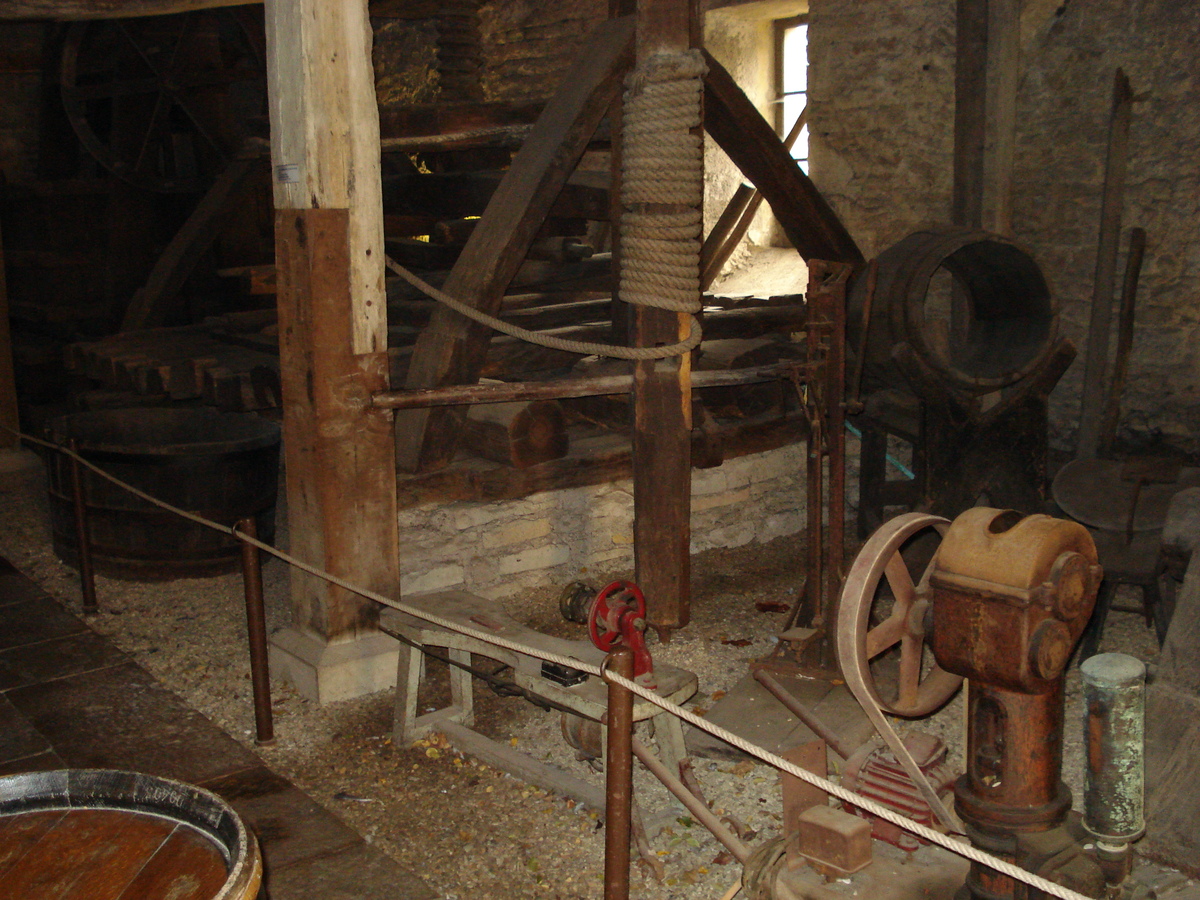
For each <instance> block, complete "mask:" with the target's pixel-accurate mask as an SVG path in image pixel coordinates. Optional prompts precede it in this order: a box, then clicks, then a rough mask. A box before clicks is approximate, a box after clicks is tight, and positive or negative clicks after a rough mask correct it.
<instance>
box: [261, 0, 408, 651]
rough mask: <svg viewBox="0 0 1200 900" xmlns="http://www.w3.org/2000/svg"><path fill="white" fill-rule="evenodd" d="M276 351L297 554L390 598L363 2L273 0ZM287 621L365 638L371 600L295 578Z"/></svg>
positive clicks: (389, 473)
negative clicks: (374, 397)
mask: <svg viewBox="0 0 1200 900" xmlns="http://www.w3.org/2000/svg"><path fill="white" fill-rule="evenodd" d="M266 22H267V51H268V52H267V70H268V79H269V82H268V83H269V89H270V111H271V133H272V136H273V140H272V142H271V161H272V164H273V167H274V174H275V178H274V182H275V207H276V218H275V229H276V232H275V244H276V246H275V254H276V261H277V265H278V305H279V345H280V347H279V349H280V364H281V384H282V389H283V407H284V422H283V427H284V453H285V459H286V468H287V492H288V515H289V524H290V533H291V545H292V552H293V553H294V554H296V555H297V556H299V557H300V558H302V559H304V560H306V561H308V562H310V563H312V564H314V565H317V566H320V567H322V568H325V569H328V570H330V571H332V572H334V573H335V574H340V575H345V576H347V577H350V578H352V579H353V580H354V581H355V582H356V583H358V584H361V585H364V586H366V587H370V588H372V589H374V590H376V591H379V592H381V593H385V594H389V595H391V596H396V595H398V592H399V581H400V578H399V553H398V544H397V541H398V538H397V523H396V483H395V460H394V455H393V448H392V436H391V421H390V417H389V416H388V415H387V413H386V412H384V411H381V410H375V409H372V408H371V407H370V396H371V394H373V393H376V392H378V391H380V390H382V389H384V388H385V387H386V386H387V375H388V362H387V321H386V303H385V297H384V273H383V214H382V203H381V194H380V186H379V184H380V182H379V119H378V112H377V108H376V101H375V89H374V76H373V71H372V68H371V31H370V23H369V20H368V18H367V4H366V2H365V0H345V2H336V3H331V2H328V0H268V2H267V4H266ZM292 600H293V605H294V607H295V622H296V625H297V626H298V627H299V628H301V629H302V630H304V631H306V632H307V633H308V634H310V635H313V636H315V637H317V638H319V639H324V640H337V639H348V638H351V637H354V636H355V635H357V634H359V633H361V632H364V631H370V630H373V626H374V621H375V616H376V610H375V608H374V605H373V604H371V603H369V602H368V601H365V600H363V599H361V598H359V597H357V596H356V595H353V594H350V593H348V592H346V591H343V590H341V589H339V588H335V587H332V586H331V585H328V584H326V583H325V582H323V581H320V580H318V579H315V578H312V577H310V576H306V575H301V574H299V573H294V575H293V579H292Z"/></svg>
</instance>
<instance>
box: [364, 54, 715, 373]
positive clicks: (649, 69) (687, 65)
mask: <svg viewBox="0 0 1200 900" xmlns="http://www.w3.org/2000/svg"><path fill="white" fill-rule="evenodd" d="M704 72H705V65H704V59H703V56H702V55H701V53H700V51H699V50H689V51H685V52H681V53H664V54H655V55H654V56H652V57H650V58H649V59H648V60H646V61H645V62H644V63H642V64H641V65H640V66H639V67H638V68H637V69H636V70H635V71H634V72H633V73H632V74H631V75H630V77H629V79H628V81H627V83H626V94H625V119H624V122H623V128H624V139H623V140H624V143H623V145H622V174H621V204H622V207H623V208H624V212H623V213H622V215H621V222H620V227H621V282H620V297H621V299H622V300H624V301H625V302H627V303H632V304H634V305H637V306H649V307H654V308H655V309H665V310H668V311H671V312H678V313H688V314H690V322H689V329H688V335H687V337H686V338H684V339H683V340H681V341H678V342H676V343H673V344H667V345H665V346H661V347H618V346H615V345H612V344H598V343H592V342H590V341H573V340H569V339H567V338H561V337H555V336H553V335H547V334H541V333H540V332H536V331H530V330H528V329H526V328H521V327H520V326H518V325H513V324H511V323H509V322H505V321H504V320H503V319H500V318H497V317H496V316H493V315H489V314H488V313H485V312H483V311H482V310H478V309H476V308H475V307H473V306H470V305H468V304H467V303H464V302H463V301H462V300H459V299H458V298H456V297H452V296H450V295H449V294H447V293H446V292H445V291H442V290H439V289H438V288H435V287H434V286H433V285H431V284H429V283H428V282H426V281H424V280H422V279H421V278H419V277H418V276H416V275H415V274H413V273H412V272H410V271H409V270H408V269H406V268H404V266H402V265H400V264H399V263H398V262H396V261H395V260H394V259H391V258H390V257H384V259H385V262H386V263H387V267H388V268H389V269H391V270H392V271H393V272H395V273H396V274H397V275H399V276H400V277H401V278H403V279H404V280H405V281H407V282H408V283H409V284H411V285H412V286H413V287H415V288H416V289H417V290H419V291H421V292H422V293H424V294H426V295H427V296H429V297H432V298H433V299H434V300H437V301H438V302H439V303H443V304H445V305H446V306H448V307H449V308H450V309H452V310H454V311H455V312H457V313H459V314H460V315H463V316H466V317H467V318H468V319H471V320H472V321H475V322H478V323H480V324H481V325H486V326H487V327H489V328H493V329H495V330H496V331H499V332H501V333H502V334H507V335H509V336H510V337H515V338H518V339H520V340H523V341H529V342H530V343H533V344H538V345H540V346H542V347H550V348H551V349H554V350H565V351H567V352H569V353H582V354H589V355H595V356H605V357H609V358H611V359H632V360H649V359H666V358H668V357H673V356H682V355H683V354H684V353H687V352H689V351H690V350H694V349H695V348H696V347H698V346H699V345H700V340H701V331H700V322H699V320H698V319H697V318H696V315H695V314H696V313H697V312H699V311H700V232H701V224H702V219H701V213H700V204H701V202H702V201H703V198H704V183H703V177H702V176H703V172H704V156H703V150H704V147H703V143H702V141H701V138H700V135H699V134H698V133H696V129H698V128H699V126H700V124H701V120H700V115H701V108H700V100H701V96H702V95H703V91H704V86H703V83H702V81H701V77H702V76H703V75H704Z"/></svg>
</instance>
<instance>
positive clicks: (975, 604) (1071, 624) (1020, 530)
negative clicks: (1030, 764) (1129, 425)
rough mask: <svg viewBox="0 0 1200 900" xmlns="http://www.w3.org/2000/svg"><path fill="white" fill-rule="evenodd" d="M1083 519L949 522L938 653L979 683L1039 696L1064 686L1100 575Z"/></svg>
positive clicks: (933, 581)
mask: <svg viewBox="0 0 1200 900" xmlns="http://www.w3.org/2000/svg"><path fill="white" fill-rule="evenodd" d="M1102 574H1103V573H1102V572H1101V570H1100V567H1099V566H1098V565H1097V564H1096V545H1095V544H1094V543H1093V542H1092V536H1091V535H1090V534H1089V533H1088V531H1087V529H1086V528H1084V527H1083V526H1082V525H1080V524H1079V523H1078V522H1070V521H1067V520H1065V519H1055V518H1053V517H1051V516H1043V515H1033V516H1025V515H1022V514H1021V513H1019V512H1017V511H1015V510H1011V509H1009V510H1000V509H991V508H988V507H982V506H980V507H976V508H974V509H969V510H967V511H966V512H965V513H963V514H962V515H960V516H959V517H958V518H957V519H955V520H954V522H953V524H951V526H950V529H949V530H948V531H947V532H946V535H945V537H944V538H943V539H942V545H941V547H940V548H939V549H938V554H937V558H936V559H935V561H934V566H933V570H932V571H931V572H930V574H929V586H930V589H931V591H930V592H931V594H932V596H933V622H934V628H933V640H932V647H933V653H934V656H935V657H937V661H938V663H939V664H940V665H941V666H942V668H944V669H946V670H947V671H949V672H954V673H956V674H958V675H962V676H964V677H966V678H970V679H972V680H973V681H980V682H982V683H984V684H987V685H989V686H992V687H1002V688H1006V689H1008V690H1011V691H1018V692H1022V693H1029V694H1034V693H1041V692H1044V691H1046V690H1049V689H1050V687H1051V685H1052V683H1053V682H1056V681H1058V680H1059V679H1060V678H1061V676H1062V672H1063V669H1064V668H1065V667H1066V664H1067V660H1068V658H1069V657H1070V655H1071V650H1072V649H1073V648H1074V646H1075V642H1076V641H1077V640H1079V636H1080V635H1081V634H1082V633H1083V628H1084V626H1085V625H1086V624H1087V620H1088V618H1089V616H1090V615H1091V612H1092V606H1093V604H1094V603H1095V600H1096V590H1097V588H1098V587H1099V585H1100V579H1101V577H1102Z"/></svg>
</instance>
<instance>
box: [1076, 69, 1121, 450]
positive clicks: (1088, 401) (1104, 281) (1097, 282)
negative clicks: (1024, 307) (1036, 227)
mask: <svg viewBox="0 0 1200 900" xmlns="http://www.w3.org/2000/svg"><path fill="white" fill-rule="evenodd" d="M1132 117H1133V89H1132V88H1131V87H1130V85H1129V79H1128V78H1127V77H1126V76H1125V72H1124V71H1122V70H1121V69H1117V71H1116V73H1115V74H1114V75H1113V93H1112V112H1111V114H1110V118H1109V125H1108V155H1107V157H1106V158H1105V161H1104V190H1103V195H1102V198H1101V201H1100V236H1099V239H1098V242H1097V247H1096V274H1095V277H1094V279H1093V281H1092V311H1091V314H1090V315H1089V317H1088V341H1087V359H1086V361H1085V362H1084V367H1083V388H1082V390H1081V393H1082V395H1083V397H1082V400H1081V403H1080V408H1079V446H1078V448H1077V450H1076V453H1075V455H1076V457H1077V458H1079V459H1095V457H1096V453H1097V451H1098V450H1099V444H1100V426H1101V422H1102V419H1103V417H1104V396H1105V387H1106V385H1107V382H1108V341H1109V332H1110V331H1111V328H1112V308H1113V292H1114V290H1115V288H1116V281H1117V252H1118V249H1119V247H1118V243H1119V242H1120V239H1121V213H1122V209H1123V207H1124V203H1125V166H1126V163H1127V162H1128V157H1129V125H1130V120H1131V119H1132Z"/></svg>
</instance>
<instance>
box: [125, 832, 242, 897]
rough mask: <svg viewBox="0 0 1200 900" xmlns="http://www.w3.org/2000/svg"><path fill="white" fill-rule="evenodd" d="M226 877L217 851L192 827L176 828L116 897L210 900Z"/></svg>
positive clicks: (222, 861)
mask: <svg viewBox="0 0 1200 900" xmlns="http://www.w3.org/2000/svg"><path fill="white" fill-rule="evenodd" d="M228 879H229V872H228V870H227V868H226V866H225V860H224V858H223V857H222V856H221V853H220V850H218V849H217V845H216V844H215V843H214V842H213V841H212V839H211V838H209V837H206V836H205V835H203V834H201V833H200V832H199V831H196V830H194V829H192V828H177V829H176V830H175V831H174V832H173V833H172V834H171V836H170V837H169V838H167V840H166V841H164V842H163V845H162V846H161V847H159V848H158V851H157V852H156V853H155V854H154V856H152V857H151V858H150V860H149V861H148V862H147V863H146V865H145V868H143V869H142V871H140V872H138V874H137V877H136V878H135V879H133V881H131V882H130V883H129V886H128V887H127V888H125V890H124V891H123V892H122V893H121V896H120V897H119V898H118V900H145V898H149V897H163V898H169V900H210V898H212V897H215V896H217V894H218V892H219V891H220V890H221V888H222V887H224V885H225V882H226V881H227V880H228Z"/></svg>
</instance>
